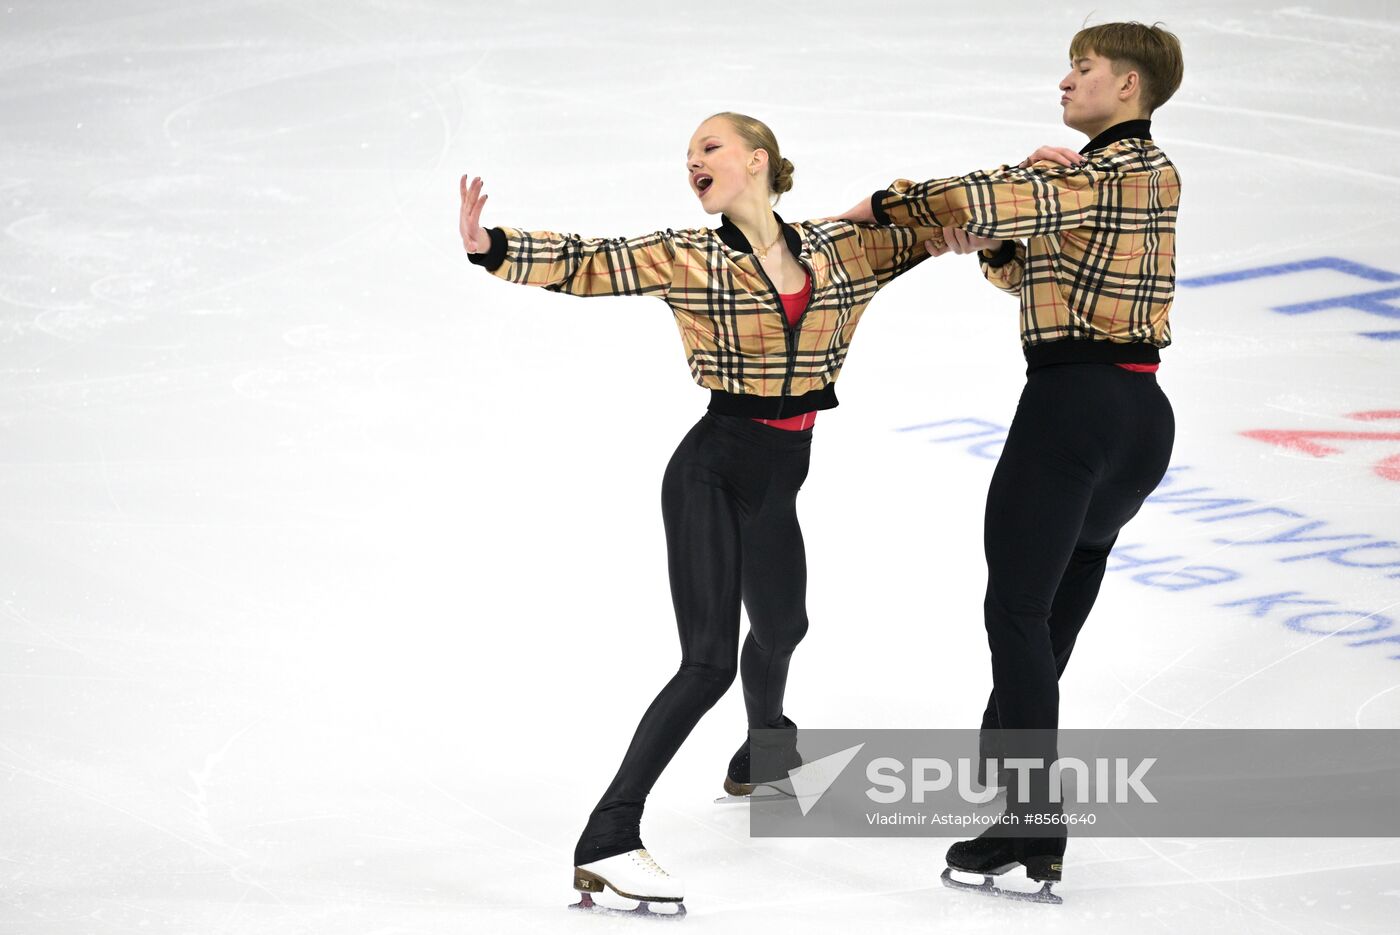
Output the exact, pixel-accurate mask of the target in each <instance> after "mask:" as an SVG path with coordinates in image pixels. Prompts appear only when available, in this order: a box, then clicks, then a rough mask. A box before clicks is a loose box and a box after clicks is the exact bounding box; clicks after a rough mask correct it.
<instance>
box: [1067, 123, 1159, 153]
mask: <svg viewBox="0 0 1400 935" xmlns="http://www.w3.org/2000/svg"><path fill="white" fill-rule="evenodd" d="M1150 139H1152V121H1151V120H1147V119H1143V120H1124V121H1123V122H1122V123H1115V124H1114V125H1113V126H1111V127H1109V128H1108V129H1107V130H1105V131H1103V132H1102V133H1100V134H1099V135H1098V136H1096V137H1094V138H1093V139H1092V140H1090V141H1089V142H1088V143H1085V144H1084V148H1083V149H1081V150H1080V151H1079V152H1080V154H1081V155H1087V154H1088V153H1091V152H1093V151H1094V150H1096V149H1103V148H1104V147H1105V146H1108V145H1110V144H1112V143H1117V142H1118V141H1119V140H1150Z"/></svg>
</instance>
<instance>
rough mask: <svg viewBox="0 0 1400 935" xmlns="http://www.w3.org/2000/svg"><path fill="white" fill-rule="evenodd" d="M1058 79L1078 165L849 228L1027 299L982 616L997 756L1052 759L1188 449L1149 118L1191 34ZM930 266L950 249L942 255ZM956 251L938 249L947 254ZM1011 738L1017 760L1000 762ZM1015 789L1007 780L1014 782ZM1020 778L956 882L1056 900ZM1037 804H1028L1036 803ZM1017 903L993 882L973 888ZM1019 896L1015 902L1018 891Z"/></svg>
mask: <svg viewBox="0 0 1400 935" xmlns="http://www.w3.org/2000/svg"><path fill="white" fill-rule="evenodd" d="M1069 52H1070V54H1069V58H1070V70H1069V73H1068V74H1067V75H1065V77H1064V79H1063V80H1062V81H1061V82H1060V91H1061V92H1062V97H1061V99H1060V103H1061V106H1062V108H1063V111H1064V122H1065V124H1066V125H1068V126H1070V127H1072V128H1074V129H1075V130H1078V131H1079V132H1081V133H1083V134H1084V135H1085V136H1086V137H1088V138H1089V142H1088V144H1087V145H1085V146H1084V148H1083V149H1082V150H1080V152H1079V153H1078V154H1075V153H1072V152H1070V151H1067V150H1053V149H1042V150H1039V151H1037V153H1036V155H1035V156H1034V157H1032V158H1033V159H1039V160H1042V161H1036V162H1032V161H1031V160H1027V161H1026V162H1024V163H1022V164H1021V165H1020V166H1002V167H1001V168H998V169H993V170H990V171H984V172H973V173H971V174H969V175H964V176H960V177H956V178H942V179H933V180H930V181H927V182H921V183H918V184H914V183H911V182H908V181H903V180H901V181H897V182H895V183H894V184H893V185H892V186H891V187H890V188H889V189H888V190H885V191H880V192H876V193H875V195H874V196H873V197H872V198H871V199H870V201H869V202H862V203H861V204H860V205H858V206H857V207H856V208H854V209H852V211H851V212H850V213H849V214H847V215H846V217H847V218H850V219H852V220H860V219H873V220H877V221H878V222H879V223H882V224H896V225H907V226H920V227H933V226H942V227H944V228H945V231H944V234H945V239H946V240H947V242H948V247H947V248H946V249H951V250H953V251H954V252H958V253H964V252H970V251H972V250H974V249H976V250H979V260H980V263H981V268H982V272H983V274H984V275H985V276H986V278H987V280H988V281H989V282H990V283H991V284H992V285H994V286H996V287H998V288H999V289H1002V290H1004V291H1006V292H1009V293H1011V294H1012V295H1015V296H1018V297H1019V299H1020V302H1021V343H1022V347H1023V350H1024V352H1025V356H1026V363H1027V376H1026V386H1025V389H1024V391H1023V392H1022V395H1021V399H1020V403H1019V405H1018V406H1017V409H1016V415H1015V418H1014V419H1013V420H1012V423H1011V429H1010V432H1009V434H1008V436H1007V440H1006V445H1005V448H1004V450H1003V452H1002V455H1001V458H1000V460H999V461H998V463H997V467H996V471H995V473H994V474H993V476H992V481H991V486H990V489H989V490H988V493H987V508H986V516H985V526H984V531H983V535H984V548H985V551H986V559H987V591H986V599H985V603H984V612H985V622H986V628H987V641H988V644H989V645H990V648H991V656H992V683H993V691H992V696H991V699H990V700H989V702H988V704H987V709H986V713H985V714H984V716H983V720H982V727H983V729H984V750H983V755H984V756H986V755H988V754H990V753H993V752H997V753H1000V754H1001V755H1003V756H1008V757H1009V756H1013V755H1014V756H1029V757H1039V758H1041V759H1042V760H1043V761H1044V763H1045V764H1046V766H1048V765H1049V763H1050V762H1051V761H1053V759H1054V756H1055V744H1054V732H1055V730H1056V729H1057V728H1058V725H1059V685H1058V679H1059V675H1060V673H1061V672H1063V671H1064V668H1065V664H1066V663H1067V662H1068V661H1069V656H1070V651H1071V650H1072V649H1073V648H1074V642H1075V638H1076V637H1077V636H1078V635H1079V630H1080V627H1081V626H1083V624H1084V621H1085V619H1086V618H1087V617H1088V615H1089V610H1090V608H1091V607H1092V606H1093V604H1094V600H1095V598H1096V597H1097V595H1098V591H1099V585H1100V582H1101V581H1102V579H1103V574H1104V568H1105V565H1106V563H1107V560H1108V554H1109V550H1110V549H1111V548H1112V547H1113V544H1114V541H1115V540H1116V539H1117V537H1118V532H1119V530H1120V529H1122V528H1123V525H1124V524H1125V523H1127V522H1128V520H1130V519H1131V518H1132V517H1133V516H1134V515H1135V514H1136V513H1137V512H1138V509H1139V508H1140V507H1141V506H1142V503H1143V501H1144V500H1145V499H1146V498H1147V496H1148V495H1149V494H1150V493H1151V492H1152V490H1153V489H1154V488H1155V487H1156V486H1157V484H1158V482H1160V480H1161V479H1162V476H1163V474H1164V473H1165V471H1166V468H1167V463H1168V459H1169V458H1170V455H1171V449H1172V441H1173V437H1174V433H1175V423H1174V421H1173V416H1172V410H1171V405H1170V404H1169V403H1168V402H1167V398H1166V396H1165V395H1163V393H1162V391H1161V389H1160V388H1159V387H1158V385H1157V378H1156V375H1155V373H1156V370H1157V368H1158V365H1159V362H1160V355H1159V349H1161V348H1163V347H1166V346H1167V345H1168V344H1170V343H1171V332H1170V328H1169V325H1168V319H1167V313H1168V311H1169V309H1170V308H1171V304H1172V297H1173V293H1174V289H1175V272H1176V261H1175V231H1176V214H1177V200H1178V197H1179V194H1180V182H1179V180H1178V178H1177V174H1176V169H1175V167H1174V166H1173V165H1172V163H1171V161H1170V160H1168V159H1167V157H1166V155H1165V154H1164V153H1163V152H1162V151H1161V149H1159V148H1158V147H1157V144H1156V143H1155V142H1154V141H1153V139H1152V128H1151V116H1152V113H1153V111H1155V110H1156V109H1157V108H1158V107H1160V106H1161V105H1162V104H1164V103H1165V102H1166V101H1167V100H1168V99H1169V98H1170V97H1171V96H1172V94H1173V92H1175V91H1176V89H1177V87H1178V86H1179V85H1180V83H1181V75H1182V57H1181V46H1180V43H1179V42H1178V41H1177V38H1176V37H1175V36H1174V35H1172V34H1171V33H1169V32H1167V31H1166V30H1165V29H1162V28H1160V27H1158V26H1150V27H1149V26H1144V25H1142V24H1140V23H1107V24H1104V25H1101V26H1094V27H1090V28H1087V29H1083V30H1081V31H1080V32H1079V33H1078V34H1077V35H1075V37H1074V39H1073V40H1072V41H1071V43H1070V50H1069ZM931 252H935V251H933V250H931ZM937 252H942V251H937ZM997 728H1001V729H1003V730H1016V731H1023V730H1030V731H1035V732H1036V733H1035V734H1034V735H1033V736H1032V735H1025V734H1020V733H1018V734H1016V735H1014V742H1011V741H1012V738H1013V735H1006V739H1007V741H1008V742H1009V745H1006V746H1003V747H1001V748H1000V749H999V750H995V751H994V750H992V749H989V747H990V746H991V744H990V743H988V742H987V740H988V739H991V738H994V737H996V736H997V735H995V734H994V733H989V732H994V731H995V730H996V729H997ZM1003 775H1005V774H1003ZM1027 778H1028V782H1017V781H1016V778H1015V776H1014V775H1013V776H1011V777H1010V779H1011V781H1010V783H1009V785H1008V790H1007V791H1008V798H1007V802H1008V815H1007V817H1008V821H1009V822H1012V823H1015V824H1018V825H1019V826H1020V828H1021V829H1022V830H1021V831H1020V833H1018V834H1016V835H1015V836H1007V830H1008V829H1007V828H1006V827H1002V828H994V829H993V830H991V831H989V832H988V833H986V834H983V835H982V836H981V837H979V838H977V839H975V840H972V841H961V842H958V843H957V844H954V845H953V846H952V848H951V849H950V850H949V851H948V866H949V868H951V869H955V870H960V871H966V872H970V873H980V874H984V875H986V876H988V877H990V876H992V875H996V874H1000V873H1004V872H1005V871H1007V870H1009V869H1011V868H1013V867H1015V866H1016V865H1018V864H1020V865H1023V866H1024V867H1025V868H1026V874H1027V876H1028V877H1030V878H1031V879H1033V880H1037V881H1044V882H1045V884H1046V885H1045V886H1044V887H1042V889H1041V891H1040V893H1038V894H1035V897H1038V898H1040V899H1042V900H1044V901H1056V902H1057V901H1059V897H1058V896H1055V895H1054V894H1052V893H1050V887H1049V884H1050V883H1051V882H1054V881H1058V880H1059V879H1060V878H1061V871H1062V859H1063V855H1064V850H1065V834H1064V826H1063V824H1062V823H1061V821H1062V817H1063V816H1062V815H1061V814H1060V810H1059V806H1058V805H1057V804H1052V802H1051V800H1050V798H1049V795H1048V771H1047V770H1038V771H1033V772H1031V773H1028V774H1027ZM1022 798H1024V799H1026V801H1024V802H1022V801H1020V800H1021V799H1022ZM944 880H945V882H947V883H949V885H952V886H961V887H963V888H970V889H977V890H981V891H986V892H989V893H992V894H997V895H1001V894H1003V891H1001V890H998V889H996V888H995V887H993V886H992V885H991V882H990V880H988V881H987V882H985V883H984V884H983V885H982V886H980V887H969V886H968V885H967V884H961V883H958V882H957V881H955V880H953V879H952V878H951V876H950V874H949V872H948V871H945V872H944ZM1006 895H1015V894H1014V893H1006Z"/></svg>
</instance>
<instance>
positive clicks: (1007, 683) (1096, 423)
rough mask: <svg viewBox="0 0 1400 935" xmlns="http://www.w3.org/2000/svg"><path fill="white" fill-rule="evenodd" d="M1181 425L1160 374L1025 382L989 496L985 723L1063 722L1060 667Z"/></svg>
mask: <svg viewBox="0 0 1400 935" xmlns="http://www.w3.org/2000/svg"><path fill="white" fill-rule="evenodd" d="M1175 432H1176V423H1175V420H1174V418H1173V416H1172V409H1171V404H1170V403H1169V402H1168V401H1167V397H1166V395H1165V394H1163V393H1162V390H1161V388H1160V387H1159V386H1158V385H1157V378H1156V377H1155V376H1154V375H1153V374H1150V373H1135V372H1132V371H1129V370H1124V369H1122V368H1120V367H1115V366H1112V365H1109V364H1061V365H1057V366H1050V367H1044V368H1041V369H1037V370H1034V371H1032V372H1031V373H1030V375H1029V376H1028V377H1027V380H1026V387H1025V390H1024V391H1023V392H1022V394H1021V401H1020V403H1019V404H1018V406H1017V408H1016V416H1015V418H1014V419H1013V420H1012V423H1011V430H1010V432H1009V434H1008V435H1007V439H1006V446H1005V448H1004V449H1003V450H1002V455H1001V459H1000V461H999V462H998V463H997V467H996V471H995V473H993V475H992V483H991V487H990V489H989V490H988V492H987V512H986V519H985V526H984V530H983V535H984V547H985V550H986V557H987V594H986V600H985V603H984V605H983V606H984V612H985V619H986V626H987V642H988V644H989V645H990V647H991V652H992V684H993V689H992V696H991V699H990V700H989V701H988V703H987V709H986V712H985V713H984V715H983V718H982V727H983V728H984V730H992V729H996V728H1004V729H1046V730H1047V731H1053V730H1054V729H1055V728H1058V726H1059V712H1060V692H1059V676H1060V673H1062V672H1063V671H1064V669H1065V666H1066V664H1067V663H1068V662H1069V657H1070V653H1071V652H1072V651H1073V649H1074V643H1075V639H1076V638H1077V637H1078V636H1079V630H1080V628H1081V627H1083V625H1084V621H1085V619H1087V618H1088V616H1089V610H1090V609H1091V608H1092V607H1093V606H1094V600H1095V599H1096V598H1097V597H1098V593H1099V585H1100V583H1101V582H1102V581H1103V575H1104V568H1105V566H1106V565H1107V562H1108V554H1109V550H1110V549H1112V548H1113V544H1114V542H1115V541H1116V540H1117V538H1118V531H1119V530H1120V529H1122V528H1123V526H1124V524H1125V523H1127V522H1128V520H1130V519H1132V518H1133V516H1135V515H1136V514H1137V512H1138V510H1139V509H1140V508H1141V507H1142V503H1143V501H1144V500H1145V499H1147V496H1148V495H1149V494H1150V493H1152V491H1153V489H1155V488H1156V486H1157V484H1158V483H1159V482H1160V481H1161V479H1162V476H1163V475H1164V474H1165V473H1166V470H1167V463H1168V460H1169V459H1170V457H1171V450H1172V441H1173V438H1174V436H1175ZM1049 736H1053V734H1049ZM986 752H989V751H987V750H986V749H985V747H984V754H985V753H986ZM991 752H1008V751H991ZM1016 752H1017V753H1018V754H1019V755H1040V753H1041V751H1029V750H1023V751H1016Z"/></svg>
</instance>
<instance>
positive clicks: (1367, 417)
mask: <svg viewBox="0 0 1400 935" xmlns="http://www.w3.org/2000/svg"><path fill="white" fill-rule="evenodd" d="M1347 418H1348V419H1355V420H1356V421H1358V422H1384V421H1391V420H1395V421H1400V409H1374V410H1370V411H1367V412H1353V413H1349V414H1348V415H1347ZM1240 434H1241V435H1243V436H1245V437H1246V438H1253V439H1255V440H1256V441H1261V442H1269V443H1270V444H1274V445H1278V446H1279V447H1280V448H1292V449H1294V450H1296V451H1301V452H1303V453H1304V454H1309V455H1312V456H1313V457H1315V458H1325V457H1327V456H1328V455H1334V454H1340V453H1341V450H1342V449H1340V448H1334V447H1332V446H1331V445H1324V444H1321V443H1320V442H1321V441H1372V442H1377V441H1384V442H1396V441H1400V432H1334V431H1312V430H1308V429H1253V430H1251V431H1248V432H1241V433H1240ZM1373 470H1374V471H1375V472H1376V473H1377V474H1379V475H1380V476H1381V477H1383V478H1385V479H1386V480H1390V481H1400V455H1391V456H1390V457H1388V458H1385V459H1383V460H1381V461H1379V462H1377V463H1376V464H1375V466H1374V467H1373Z"/></svg>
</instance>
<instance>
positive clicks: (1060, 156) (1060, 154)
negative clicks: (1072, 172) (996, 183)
mask: <svg viewBox="0 0 1400 935" xmlns="http://www.w3.org/2000/svg"><path fill="white" fill-rule="evenodd" d="M1087 161H1088V160H1087V159H1085V158H1084V157H1083V156H1082V155H1080V154H1079V153H1077V152H1075V151H1074V150H1072V149H1066V148H1065V147H1063V146H1042V147H1040V148H1039V149H1037V150H1036V151H1035V152H1033V153H1031V156H1030V158H1029V159H1027V160H1026V161H1025V162H1023V163H1021V167H1022V168H1026V167H1027V166H1030V165H1031V164H1032V163H1036V162H1053V163H1055V164H1056V165H1061V166H1065V167H1067V168H1073V167H1075V166H1079V165H1083V164H1084V163H1085V162H1087Z"/></svg>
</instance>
